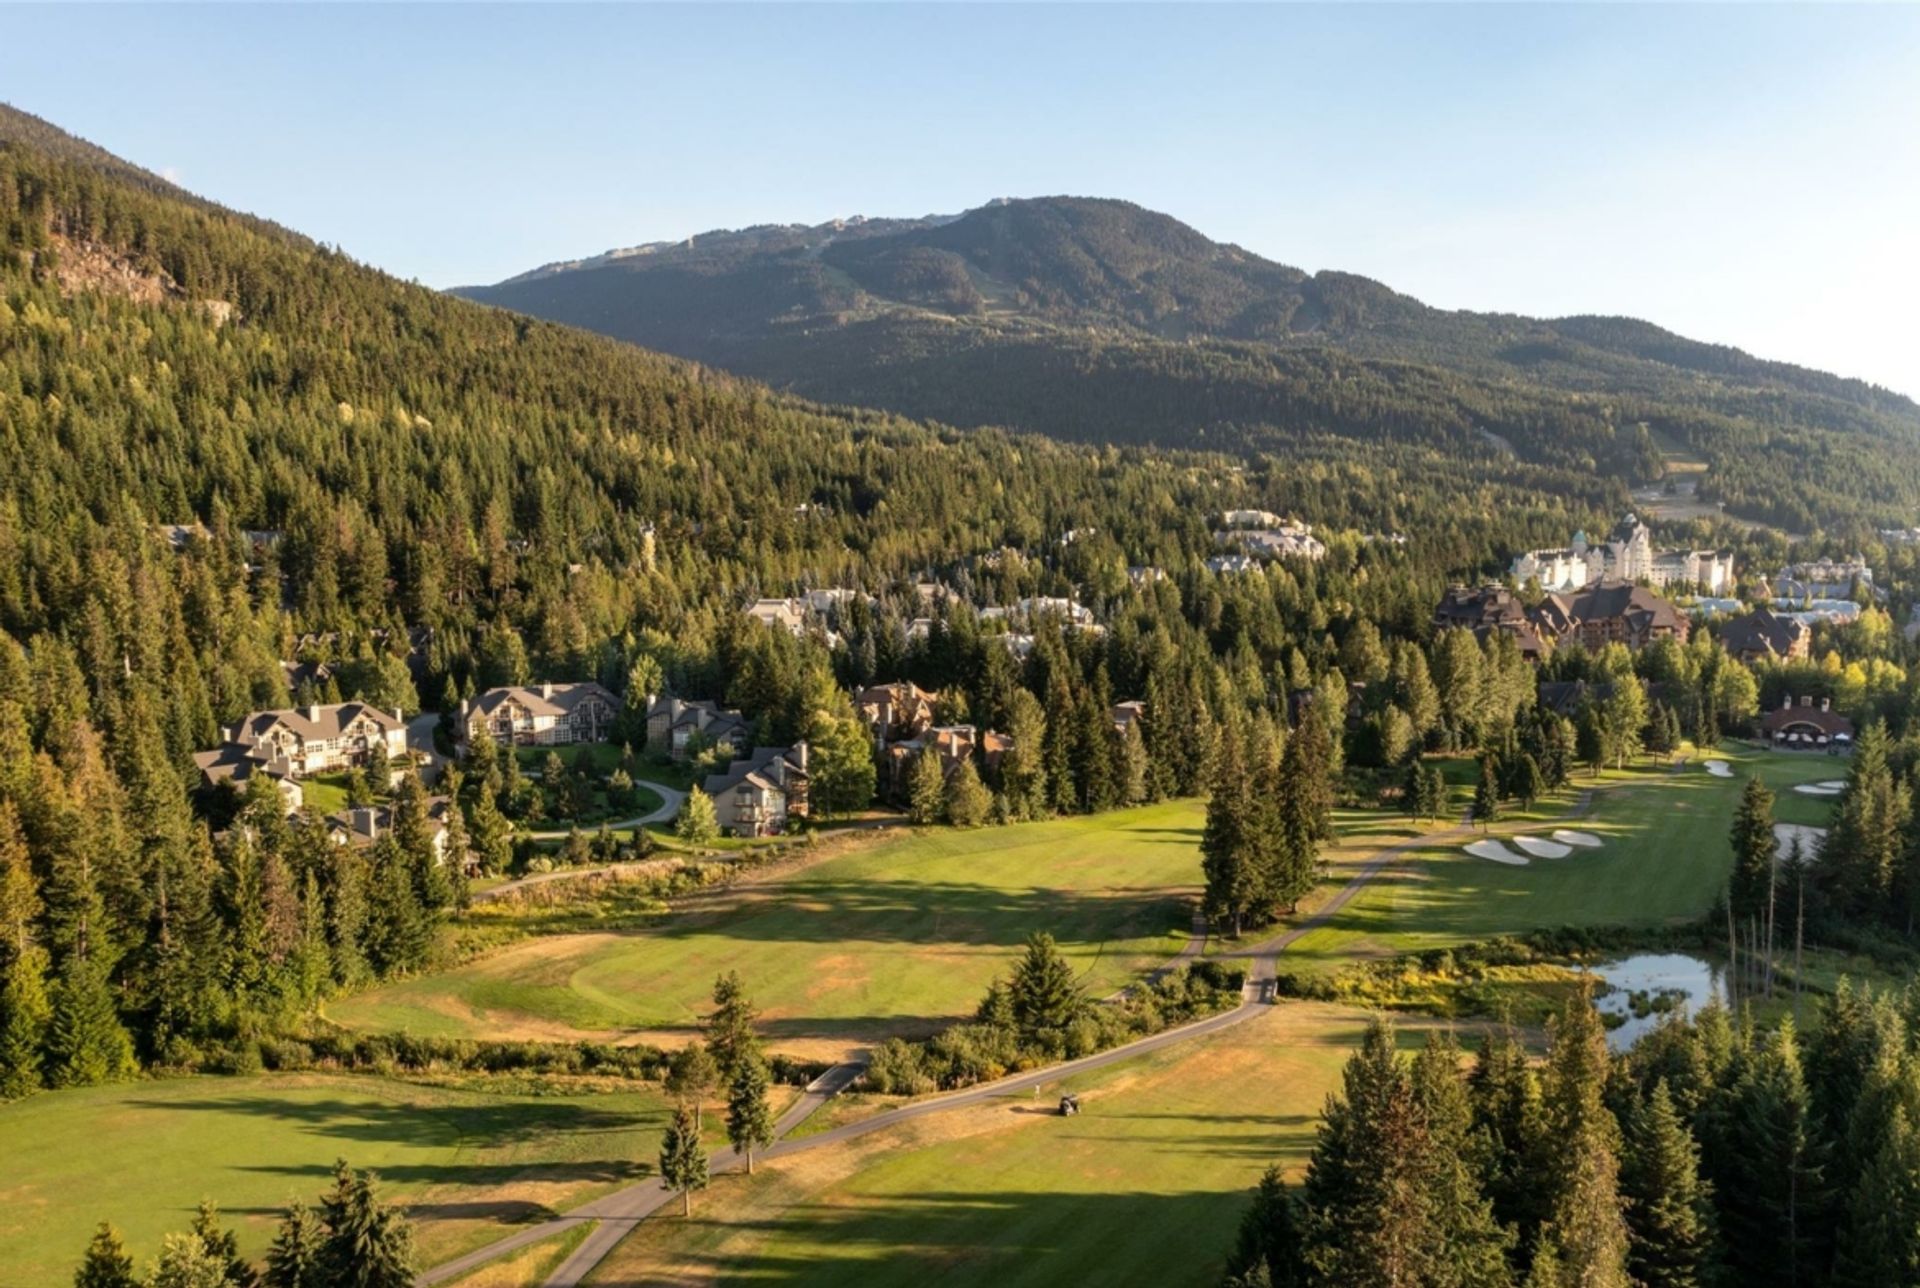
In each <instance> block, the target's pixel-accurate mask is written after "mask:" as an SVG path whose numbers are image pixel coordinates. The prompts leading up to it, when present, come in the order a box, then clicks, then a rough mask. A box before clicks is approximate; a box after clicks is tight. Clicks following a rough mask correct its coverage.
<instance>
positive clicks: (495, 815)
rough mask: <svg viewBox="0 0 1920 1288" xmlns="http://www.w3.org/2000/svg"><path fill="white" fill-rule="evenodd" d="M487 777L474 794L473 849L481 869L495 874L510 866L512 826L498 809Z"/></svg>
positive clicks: (511, 858)
mask: <svg viewBox="0 0 1920 1288" xmlns="http://www.w3.org/2000/svg"><path fill="white" fill-rule="evenodd" d="M490 781H491V780H490V779H489V778H482V779H481V780H480V782H479V784H478V787H477V789H476V790H475V792H474V796H473V813H472V826H471V831H472V833H473V850H474V853H475V854H476V855H478V856H479V860H480V870H481V871H482V872H487V873H492V874H498V873H502V872H505V871H506V870H507V869H508V868H509V867H511V866H513V825H512V824H511V823H509V822H508V821H507V816H506V815H504V814H502V813H501V812H500V804H499V802H498V801H497V800H496V799H495V797H494V793H493V790H492V788H491V787H490V786H489V783H490Z"/></svg>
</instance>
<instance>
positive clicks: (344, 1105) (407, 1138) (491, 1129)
mask: <svg viewBox="0 0 1920 1288" xmlns="http://www.w3.org/2000/svg"><path fill="white" fill-rule="evenodd" d="M131 1103H132V1105H133V1106H134V1107H136V1108H147V1109H154V1110H157V1111H160V1112H164V1113H217V1114H224V1115H229V1116H234V1117H245V1118H266V1119H272V1120H275V1121H278V1122H292V1123H297V1124H299V1125H300V1126H301V1127H302V1128H303V1129H305V1130H306V1131H308V1132H310V1133H311V1134H313V1135H316V1136H321V1137H324V1138H328V1139H333V1140H339V1141H343V1142H363V1143H375V1142H378V1143H397V1144H410V1145H420V1146H453V1145H463V1146H467V1147H470V1148H481V1149H486V1148H497V1147H500V1146H506V1145H515V1144H524V1143H526V1142H528V1141H533V1140H539V1139H543V1138H547V1137H557V1136H568V1137H578V1136H583V1135H592V1134H599V1133H609V1132H622V1131H633V1130H636V1129H645V1128H648V1127H657V1126H660V1125H663V1124H664V1123H665V1121H666V1113H665V1110H664V1109H662V1110H660V1111H658V1112H645V1113H633V1112H623V1111H615V1110H608V1109H600V1108H595V1107H592V1106H587V1105H581V1104H569V1103H566V1102H555V1103H540V1102H533V1101H513V1102H509V1103H502V1104H473V1105H420V1104H409V1103H406V1102H396V1101H386V1100H375V1099H367V1100H350V1099H347V1098H345V1097H334V1096H328V1097H323V1098H319V1099H309V1098H305V1097H301V1098H295V1097H291V1096H282V1095H275V1094H272V1093H270V1092H263V1093H261V1094H259V1095H232V1096H220V1097H213V1098H209V1099H205V1100H186V1101H178V1100H160V1099H153V1100H134V1101H132V1102H131Z"/></svg>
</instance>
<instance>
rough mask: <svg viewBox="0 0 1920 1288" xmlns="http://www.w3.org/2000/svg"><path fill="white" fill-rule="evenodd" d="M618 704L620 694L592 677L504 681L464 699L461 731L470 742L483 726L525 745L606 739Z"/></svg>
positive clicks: (501, 737) (498, 737)
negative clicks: (569, 680)
mask: <svg viewBox="0 0 1920 1288" xmlns="http://www.w3.org/2000/svg"><path fill="white" fill-rule="evenodd" d="M619 710H620V701H619V699H617V698H615V697H614V696H613V694H611V693H609V692H608V691H607V690H606V689H605V688H603V687H601V686H600V685H598V684H596V683H594V682H593V681H592V680H582V681H579V682H576V683H571V684H553V683H546V684H538V685H523V684H511V685H504V686H502V687H500V688H497V689H488V690H487V691H486V692H485V693H482V694H481V695H480V696H479V697H477V698H474V699H472V700H471V701H467V702H462V703H461V704H460V737H461V739H462V740H463V741H468V742H471V741H472V740H473V739H474V738H475V737H476V736H477V735H478V734H479V733H480V732H481V731H482V730H484V731H485V732H486V733H487V734H488V735H489V736H490V737H492V739H493V740H494V741H495V742H499V743H513V744H516V745H523V746H539V747H546V746H562V745H565V744H567V743H575V742H605V741H606V740H607V739H608V738H609V737H611V736H612V734H613V719H614V716H615V715H617V714H618V713H619Z"/></svg>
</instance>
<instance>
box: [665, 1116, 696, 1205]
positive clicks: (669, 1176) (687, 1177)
mask: <svg viewBox="0 0 1920 1288" xmlns="http://www.w3.org/2000/svg"><path fill="white" fill-rule="evenodd" d="M660 1179H661V1180H662V1181H664V1182H665V1183H666V1186H667V1189H668V1190H670V1191H671V1192H673V1193H675V1194H678V1195H679V1196H680V1215H682V1216H692V1215H693V1192H694V1191H695V1190H704V1189H705V1188H707V1151H706V1147H705V1146H703V1145H702V1144H701V1143H700V1119H699V1116H698V1115H697V1114H696V1113H695V1111H694V1108H693V1106H692V1105H687V1104H682V1105H681V1106H680V1107H679V1108H678V1109H676V1110H674V1112H673V1122H672V1123H670V1124H669V1125H668V1127H667V1132H666V1135H665V1136H663V1137H662V1138H661V1140H660Z"/></svg>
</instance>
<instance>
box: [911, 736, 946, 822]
mask: <svg viewBox="0 0 1920 1288" xmlns="http://www.w3.org/2000/svg"><path fill="white" fill-rule="evenodd" d="M946 809H947V776H946V773H945V772H944V770H943V769H942V767H941V764H940V754H939V753H938V752H937V751H935V750H934V749H933V748H932V747H926V748H923V749H922V750H921V751H920V752H919V753H918V754H917V755H915V756H914V758H913V768H912V769H911V770H910V771H909V772H908V774H907V818H908V819H909V820H910V821H911V822H912V823H913V824H914V825H915V826H917V827H931V826H932V825H933V824H935V823H938V822H939V821H940V820H941V818H942V817H944V816H945V814H946Z"/></svg>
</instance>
